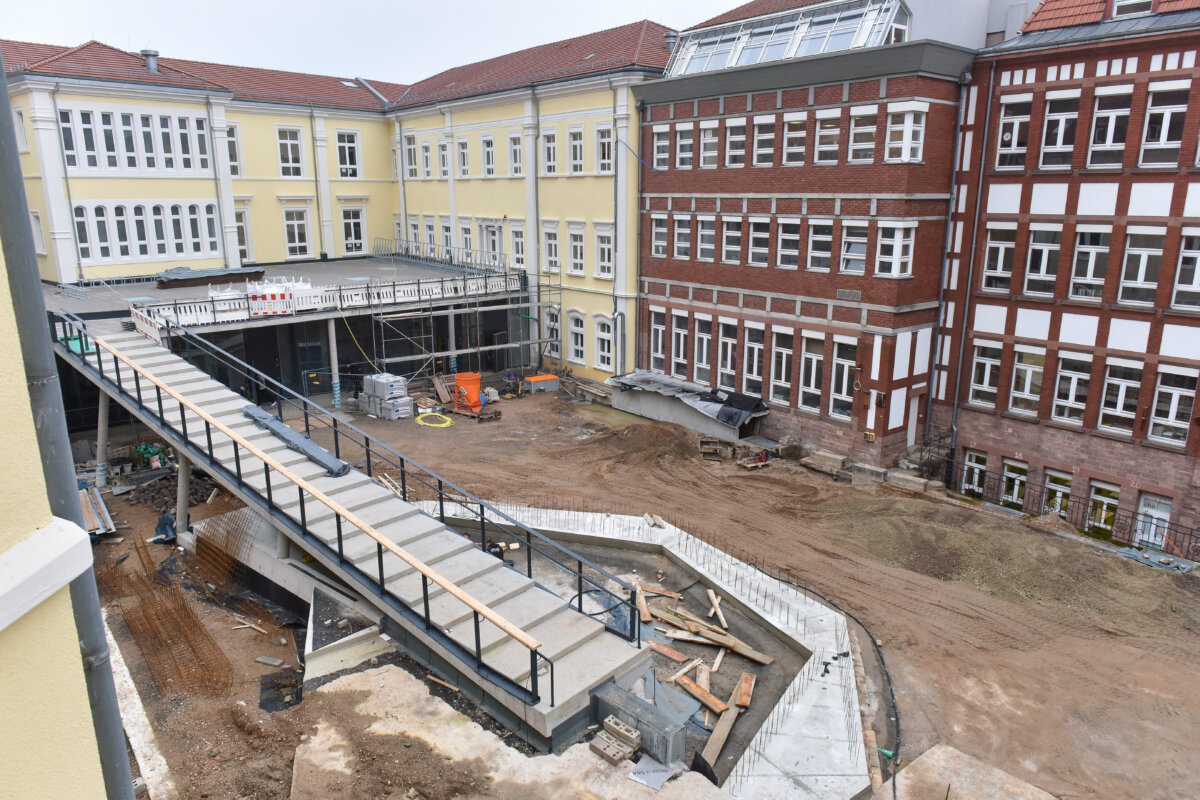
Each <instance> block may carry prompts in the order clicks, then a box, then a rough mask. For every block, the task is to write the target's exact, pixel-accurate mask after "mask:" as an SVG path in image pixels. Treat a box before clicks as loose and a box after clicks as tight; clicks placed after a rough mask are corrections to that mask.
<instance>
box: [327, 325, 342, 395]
mask: <svg viewBox="0 0 1200 800" xmlns="http://www.w3.org/2000/svg"><path fill="white" fill-rule="evenodd" d="M329 371H330V374H331V375H332V381H331V384H330V385H331V388H332V389H333V407H334V408H341V407H342V374H341V372H339V371H338V349H337V318H336V317H330V318H329Z"/></svg>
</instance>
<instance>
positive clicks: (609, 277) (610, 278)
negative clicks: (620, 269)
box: [580, 273, 613, 281]
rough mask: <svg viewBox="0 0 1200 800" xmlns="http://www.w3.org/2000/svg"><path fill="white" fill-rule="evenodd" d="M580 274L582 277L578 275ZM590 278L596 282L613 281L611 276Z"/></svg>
mask: <svg viewBox="0 0 1200 800" xmlns="http://www.w3.org/2000/svg"><path fill="white" fill-rule="evenodd" d="M580 274H581V275H582V273H580ZM592 278H594V279H595V280H598V281H611V280H613V276H612V275H593V276H592Z"/></svg>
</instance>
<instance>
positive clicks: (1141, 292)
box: [1117, 227, 1166, 306]
mask: <svg viewBox="0 0 1200 800" xmlns="http://www.w3.org/2000/svg"><path fill="white" fill-rule="evenodd" d="M1159 230H1161V233H1157V232H1156V233H1150V232H1149V231H1142V230H1138V229H1136V228H1132V227H1131V228H1128V229H1127V230H1126V234H1125V258H1124V260H1123V263H1122V265H1121V286H1120V289H1119V290H1118V293H1117V302H1118V303H1122V304H1125V305H1138V306H1152V305H1154V301H1155V296H1156V295H1157V294H1158V278H1159V275H1160V274H1161V272H1162V256H1163V247H1164V245H1165V244H1166V230H1165V229H1159Z"/></svg>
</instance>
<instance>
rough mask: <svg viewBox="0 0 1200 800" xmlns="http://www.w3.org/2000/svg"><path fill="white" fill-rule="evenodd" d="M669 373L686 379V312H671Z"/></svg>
mask: <svg viewBox="0 0 1200 800" xmlns="http://www.w3.org/2000/svg"><path fill="white" fill-rule="evenodd" d="M680 323H682V324H680ZM671 374H672V375H674V376H675V377H677V378H683V379H684V380H687V376H688V318H687V315H686V314H680V313H673V314H671Z"/></svg>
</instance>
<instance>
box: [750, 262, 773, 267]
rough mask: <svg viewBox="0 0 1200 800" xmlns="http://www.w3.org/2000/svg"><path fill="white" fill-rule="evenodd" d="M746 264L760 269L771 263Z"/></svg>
mask: <svg viewBox="0 0 1200 800" xmlns="http://www.w3.org/2000/svg"><path fill="white" fill-rule="evenodd" d="M746 266H747V267H757V268H758V269H766V268H767V267H768V266H770V265H769V264H755V263H754V262H750V263H749V264H747V265H746Z"/></svg>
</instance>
